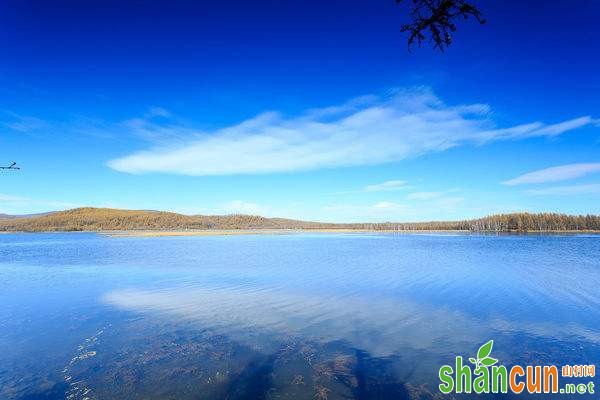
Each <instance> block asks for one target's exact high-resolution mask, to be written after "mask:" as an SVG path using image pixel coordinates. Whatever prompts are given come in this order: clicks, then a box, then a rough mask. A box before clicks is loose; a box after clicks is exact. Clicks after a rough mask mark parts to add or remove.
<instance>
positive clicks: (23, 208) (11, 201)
mask: <svg viewBox="0 0 600 400" xmlns="http://www.w3.org/2000/svg"><path fill="white" fill-rule="evenodd" d="M81 206H82V205H81V204H75V203H68V202H62V201H49V200H36V199H30V198H28V197H23V196H14V195H10V194H3V193H0V213H2V214H29V213H34V212H43V211H55V210H64V209H67V208H75V207H81Z"/></svg>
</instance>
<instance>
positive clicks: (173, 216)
mask: <svg viewBox="0 0 600 400" xmlns="http://www.w3.org/2000/svg"><path fill="white" fill-rule="evenodd" d="M236 229H306V230H311V229H313V230H317V229H361V230H398V231H412V230H457V231H492V232H512V231H518V232H522V231H600V216H598V215H566V214H554V213H541V214H530V213H513V214H499V215H491V216H487V217H483V218H478V219H472V220H463V221H432V222H413V223H411V222H399V223H395V222H385V223H325V222H311V221H299V220H293V219H285V218H266V217H261V216H257V215H241V214H235V215H182V214H177V213H173V212H166V211H148V210H121V209H111V208H92V207H84V208H75V209H72V210H66V211H57V212H52V213H44V214H38V215H31V216H18V217H17V216H8V218H2V217H0V231H4V232H52V231H61V232H65V231H127V230H165V231H175V230H236Z"/></svg>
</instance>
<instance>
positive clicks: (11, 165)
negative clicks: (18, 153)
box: [0, 161, 21, 169]
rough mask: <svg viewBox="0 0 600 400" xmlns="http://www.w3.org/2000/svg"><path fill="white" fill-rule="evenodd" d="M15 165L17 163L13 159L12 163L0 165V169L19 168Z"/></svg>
mask: <svg viewBox="0 0 600 400" xmlns="http://www.w3.org/2000/svg"><path fill="white" fill-rule="evenodd" d="M16 165H17V163H16V162H14V161H13V163H12V164H10V165H9V166H6V167H0V169H21V168H19V167H17V166H16Z"/></svg>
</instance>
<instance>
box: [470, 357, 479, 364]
mask: <svg viewBox="0 0 600 400" xmlns="http://www.w3.org/2000/svg"><path fill="white" fill-rule="evenodd" d="M469 361H471V364H477V360H476V359H474V358H469Z"/></svg>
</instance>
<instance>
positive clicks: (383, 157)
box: [108, 89, 592, 175]
mask: <svg viewBox="0 0 600 400" xmlns="http://www.w3.org/2000/svg"><path fill="white" fill-rule="evenodd" d="M591 123H592V119H591V117H587V116H586V117H580V118H576V119H572V120H568V121H563V122H560V123H557V124H554V125H546V124H544V123H541V122H533V123H528V124H524V125H517V126H513V127H508V128H497V127H495V126H494V123H493V121H492V120H491V119H490V109H489V106H487V105H485V104H468V105H457V106H450V105H447V104H445V103H443V102H442V101H441V100H440V99H439V98H438V97H436V96H435V95H434V94H433V93H432V92H431V91H429V90H426V89H419V90H412V91H397V92H395V94H393V95H392V96H389V97H386V98H375V97H373V96H369V97H366V98H362V100H360V101H354V102H352V101H351V102H349V103H347V104H345V105H343V106H341V107H335V106H334V107H328V108H324V109H321V110H320V111H319V110H310V111H309V112H307V113H304V114H302V115H300V116H297V117H294V118H285V117H283V116H281V115H279V114H278V113H273V112H269V113H264V114H261V115H259V116H257V117H255V118H252V119H250V120H247V121H244V122H242V123H240V124H237V125H234V126H229V127H225V128H222V129H218V130H215V131H211V132H205V131H201V130H196V129H193V128H190V127H187V126H183V125H177V124H172V125H165V124H160V123H157V122H156V121H154V120H151V119H150V120H149V119H147V118H146V119H136V120H130V121H129V122H128V123H127V124H126V125H125V126H122V129H126V130H129V131H130V132H132V133H135V134H139V135H142V136H148V137H157V136H160V137H161V138H168V139H169V138H171V139H169V140H166V141H165V140H163V141H162V143H158V144H156V145H155V146H154V147H152V148H150V149H148V150H144V151H140V152H137V153H133V154H130V155H128V156H125V157H121V158H117V159H113V160H110V161H109V162H108V165H109V166H110V167H111V168H113V169H115V170H118V171H122V172H127V173H134V174H142V173H152V172H159V173H172V174H184V175H231V174H262V173H273V172H290V171H305V170H312V169H318V168H331V167H343V166H359V165H376V164H383V163H389V162H393V161H399V160H402V159H405V158H407V157H416V156H419V155H422V154H426V153H431V152H439V151H443V150H446V149H449V148H452V147H455V146H460V145H465V144H484V143H487V142H491V141H497V140H517V139H523V138H530V137H537V136H556V135H560V134H562V133H564V132H567V131H569V130H572V129H575V128H579V127H582V126H586V125H589V124H591Z"/></svg>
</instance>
